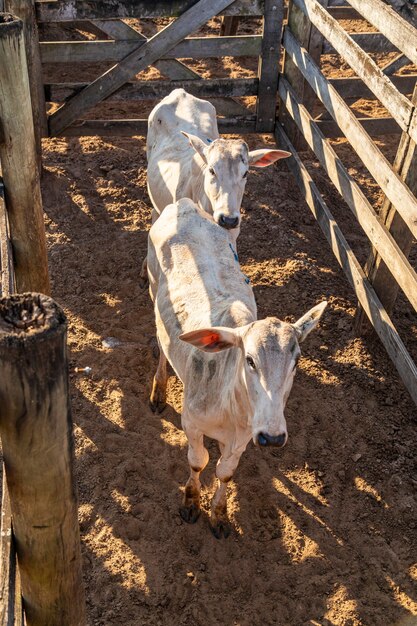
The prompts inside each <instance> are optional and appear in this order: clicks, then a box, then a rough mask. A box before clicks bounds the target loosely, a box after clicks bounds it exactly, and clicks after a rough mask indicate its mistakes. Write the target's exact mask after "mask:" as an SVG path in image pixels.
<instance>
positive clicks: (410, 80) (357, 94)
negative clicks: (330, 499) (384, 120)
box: [329, 74, 417, 100]
mask: <svg viewBox="0 0 417 626" xmlns="http://www.w3.org/2000/svg"><path fill="white" fill-rule="evenodd" d="M391 81H392V83H393V85H395V87H396V88H397V89H398V91H399V92H401V93H403V94H412V93H413V90H414V85H415V84H416V81H417V74H407V75H406V76H391ZM329 83H330V84H331V85H333V87H335V89H336V90H337V92H338V93H339V94H340V95H341V96H342V98H344V99H347V98H356V99H358V98H364V99H366V100H374V99H375V98H376V96H375V94H374V93H373V92H372V91H371V90H370V89H369V87H367V86H366V85H365V84H364V83H363V81H362V80H361V79H360V78H356V77H352V78H330V79H329Z"/></svg>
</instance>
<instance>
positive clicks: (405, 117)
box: [275, 0, 417, 403]
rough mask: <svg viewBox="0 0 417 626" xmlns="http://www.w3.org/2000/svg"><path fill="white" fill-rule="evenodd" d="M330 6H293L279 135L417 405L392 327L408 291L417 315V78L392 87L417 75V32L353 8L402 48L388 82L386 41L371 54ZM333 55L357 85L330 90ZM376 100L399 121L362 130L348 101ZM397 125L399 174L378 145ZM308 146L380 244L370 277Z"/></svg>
mask: <svg viewBox="0 0 417 626" xmlns="http://www.w3.org/2000/svg"><path fill="white" fill-rule="evenodd" d="M327 4H328V2H326V0H321V1H320V2H319V1H318V0H293V1H291V2H290V7H289V15H288V25H287V26H286V27H285V28H284V33H283V46H284V50H285V61H284V70H283V73H282V75H281V76H280V80H279V87H278V89H279V96H280V100H281V112H280V123H279V124H277V126H276V130H275V134H276V138H277V141H278V143H279V144H280V145H281V146H282V147H285V149H287V150H289V151H290V152H291V153H292V154H293V158H292V159H290V160H288V164H289V167H290V169H291V171H292V172H293V174H294V176H295V178H296V180H297V183H298V185H299V187H300V189H301V191H302V193H303V196H304V197H305V199H306V201H307V204H308V205H309V207H310V209H311V211H312V212H313V214H314V216H315V217H316V219H317V221H318V223H319V225H320V227H321V229H322V230H323V232H324V234H325V236H326V238H327V239H328V242H329V244H330V246H331V248H332V250H333V252H334V254H335V256H336V258H337V260H338V261H339V263H340V265H341V266H342V268H343V270H344V272H345V274H346V275H347V277H348V280H349V281H350V283H351V285H352V287H353V289H354V290H355V293H356V295H357V297H358V300H359V303H360V313H359V314H358V316H357V318H358V321H357V325H358V328H361V327H362V326H363V312H364V313H365V314H366V316H367V318H369V320H370V322H371V323H372V325H373V327H374V328H375V330H376V332H377V333H378V335H379V337H380V339H381V341H382V343H383V344H384V346H385V348H386V350H387V352H388V354H389V355H390V357H391V359H392V361H393V362H394V364H395V366H396V368H397V370H398V372H399V373H400V376H401V378H402V380H403V381H404V383H405V385H406V387H407V389H408V391H409V392H410V394H411V396H412V398H413V399H414V401H415V402H416V403H417V367H416V365H415V363H414V362H413V360H412V358H411V356H410V355H409V353H408V352H407V350H406V347H405V345H404V343H403V341H402V340H401V338H400V336H399V334H398V332H397V330H396V328H395V326H394V324H393V323H392V321H391V319H390V317H389V314H391V312H392V309H393V306H394V302H395V298H396V295H397V292H398V288H401V290H402V291H403V293H404V294H405V296H406V297H407V298H408V300H409V302H410V303H411V305H412V307H413V308H414V309H415V310H417V275H416V272H415V270H414V268H413V267H412V266H411V264H410V262H409V261H408V255H409V252H410V249H411V243H412V240H413V236H414V237H416V236H417V200H416V197H415V194H416V191H417V175H416V170H417V160H416V154H415V145H416V143H415V142H416V140H417V107H416V105H417V91H416V90H415V89H414V85H415V79H416V75H415V74H414V75H412V77H409V76H407V77H397V78H396V79H394V80H392V79H390V77H389V74H390V70H392V67H394V69H395V68H398V67H399V66H401V64H402V65H404V64H405V63H407V62H408V63H409V62H412V63H413V64H416V65H417V30H416V29H415V28H414V27H412V26H411V25H410V24H408V23H407V22H406V21H405V20H404V19H403V18H401V17H400V16H399V15H398V14H397V13H396V12H395V11H394V10H393V9H392V8H391V7H389V6H387V5H386V4H384V3H383V2H381V1H380V0H349V4H350V7H346V9H349V10H351V9H352V8H353V9H355V10H356V11H357V13H358V14H359V15H360V16H362V17H363V18H365V19H366V20H367V21H369V22H370V23H371V24H372V25H374V26H375V27H376V28H378V29H379V30H380V31H381V34H382V35H383V36H384V37H385V38H386V43H385V44H384V50H385V51H390V50H392V48H393V47H394V49H397V50H398V52H399V54H398V56H397V57H396V59H395V61H396V63H395V64H392V67H391V68H389V67H388V72H386V71H384V69H386V68H380V67H379V66H378V65H377V64H376V63H375V61H374V60H373V59H372V57H371V56H370V55H369V53H368V52H367V50H369V49H370V43H369V42H370V41H372V42H373V44H372V45H374V44H375V42H378V50H380V42H381V38H380V35H379V33H376V35H378V38H377V37H376V36H375V34H372V39H370V37H371V36H370V35H369V37H368V38H362V40H361V43H362V44H364V43H366V45H364V47H362V46H361V45H360V43H359V40H358V37H356V38H355V37H354V36H352V35H349V34H348V33H347V32H346V31H345V30H344V28H343V27H342V26H341V25H340V24H339V23H338V22H337V20H336V19H335V18H334V16H332V15H331V13H330V11H329V10H328V7H327V6H326V5H327ZM339 8H340V9H343V10H345V7H339ZM355 39H356V40H355ZM364 48H365V49H364ZM329 50H332V51H333V50H334V51H336V52H337V53H338V54H339V55H340V57H341V59H343V60H344V61H346V62H347V63H348V64H349V66H350V67H351V68H352V69H353V70H354V72H355V74H356V77H355V78H352V79H343V78H342V79H337V80H331V79H330V80H329V79H328V78H326V77H325V76H324V74H323V72H322V71H321V69H320V58H321V55H322V54H323V53H325V52H328V51H329ZM403 55H404V56H403ZM404 58H405V59H406V61H404V60H403V59H404ZM407 59H409V61H407ZM408 81H409V82H408ZM403 91H408V92H409V93H410V92H411V91H413V95H412V96H411V97H410V98H409V97H407V96H406V95H405V94H404V93H402V92H403ZM370 94H372V97H373V98H376V99H378V100H379V102H380V103H381V104H382V105H383V106H384V107H385V109H386V110H387V112H388V113H389V114H391V118H381V119H380V120H372V119H370V120H361V119H358V118H357V117H356V116H355V114H354V112H353V111H352V109H351V108H350V107H349V105H348V103H347V102H346V100H345V99H346V98H347V97H348V96H349V97H353V98H362V97H365V98H369V97H370ZM317 100H318V101H319V102H321V103H322V105H324V107H325V110H326V111H327V112H328V114H329V116H330V118H331V121H330V122H329V121H328V120H325V121H323V120H322V119H318V120H316V119H314V106H315V103H316V102H317ZM291 122H292V123H293V124H291ZM376 122H377V123H376ZM294 124H295V127H296V129H297V131H295V130H294ZM394 124H395V125H396V126H397V128H398V132H399V133H401V140H400V143H399V147H398V151H397V156H396V159H395V163H394V165H391V164H390V163H389V161H388V160H387V159H386V158H385V157H384V155H383V154H382V152H381V151H380V150H379V148H378V147H377V145H376V143H375V142H374V141H373V139H372V138H371V135H378V134H382V133H384V134H386V133H387V131H388V132H392V130H393V128H392V126H393V125H394ZM335 135H336V136H342V135H344V136H345V137H346V139H347V140H348V141H349V143H350V145H351V147H352V148H353V149H354V150H355V152H356V154H357V155H358V157H359V158H360V159H361V161H362V162H363V164H364V165H365V166H366V168H367V169H368V171H369V172H370V174H371V175H372V177H373V178H374V179H375V181H376V182H377V183H378V185H379V186H380V188H381V190H382V191H383V192H384V194H385V196H386V200H385V203H384V207H383V210H382V212H381V214H380V215H377V214H376V212H375V210H374V208H373V207H372V205H371V204H370V202H369V201H368V199H367V198H366V197H365V195H364V193H363V192H362V191H361V189H360V187H359V186H358V184H357V183H356V182H355V180H354V179H353V177H352V176H351V175H350V174H349V172H348V170H347V168H346V167H345V166H344V165H343V163H342V161H341V159H340V158H339V157H338V155H337V154H336V152H335V150H334V148H333V146H332V143H331V141H329V137H332V136H335ZM301 140H302V141H305V142H306V143H307V144H308V146H309V147H310V148H311V150H313V152H314V153H315V155H316V156H317V158H318V160H319V162H320V164H321V165H322V167H323V168H324V170H325V171H326V173H327V175H328V177H329V178H330V180H331V181H332V182H333V184H334V186H335V187H336V189H337V190H338V191H339V193H340V194H341V196H342V197H343V198H344V200H345V201H346V203H347V205H348V206H349V208H350V210H351V211H352V214H353V216H354V217H355V218H356V220H357V221H358V223H359V224H360V226H361V228H362V229H363V231H364V232H365V234H366V235H367V237H368V238H369V241H370V243H371V244H372V247H373V252H372V254H371V257H370V258H369V259H368V263H367V265H366V268H365V270H364V269H362V267H361V266H360V264H359V262H358V260H357V258H356V256H355V255H354V253H353V251H352V249H351V248H350V246H349V244H348V243H347V241H346V239H345V237H344V235H343V233H342V232H341V230H340V228H339V226H338V225H337V222H336V221H335V219H334V217H333V215H332V214H331V212H330V210H329V208H328V206H327V204H326V203H325V201H324V199H323V197H322V195H321V194H320V192H319V190H318V188H317V186H316V185H315V183H314V182H313V180H312V178H311V176H310V174H309V172H308V170H307V168H306V166H305V164H304V163H303V161H302V159H301V157H300V155H299V154H298V152H297V146H298V145H300V141H301Z"/></svg>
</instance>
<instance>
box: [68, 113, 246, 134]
mask: <svg viewBox="0 0 417 626" xmlns="http://www.w3.org/2000/svg"><path fill="white" fill-rule="evenodd" d="M255 126H256V122H255V116H250V117H246V118H238V117H236V118H232V119H227V118H219V119H218V127H219V131H220V132H221V133H226V134H229V133H230V134H236V135H240V134H245V133H254V132H255ZM147 131H148V120H146V119H137V120H136V119H135V120H83V121H81V122H77V123H75V124H73V125H71V126H69V127H68V128H66V129H65V130H63V131H62V132H61V133H60V134H59V136H60V137H83V136H84V135H98V136H101V137H111V136H116V135H119V136H121V137H122V136H123V137H132V136H135V135H141V136H144V135H146V133H147Z"/></svg>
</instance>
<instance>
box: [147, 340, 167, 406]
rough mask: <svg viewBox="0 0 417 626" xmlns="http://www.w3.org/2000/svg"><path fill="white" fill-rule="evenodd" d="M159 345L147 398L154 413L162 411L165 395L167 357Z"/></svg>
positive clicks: (164, 404)
mask: <svg viewBox="0 0 417 626" xmlns="http://www.w3.org/2000/svg"><path fill="white" fill-rule="evenodd" d="M158 345H159V361H158V368H157V370H156V373H155V376H154V377H153V384H152V391H151V396H150V399H149V404H150V407H151V409H152V411H153V412H154V413H162V411H163V410H164V408H165V407H166V395H167V381H168V374H167V358H166V356H165V354H164V352H163V350H162V348H161V344H160V343H159V341H158Z"/></svg>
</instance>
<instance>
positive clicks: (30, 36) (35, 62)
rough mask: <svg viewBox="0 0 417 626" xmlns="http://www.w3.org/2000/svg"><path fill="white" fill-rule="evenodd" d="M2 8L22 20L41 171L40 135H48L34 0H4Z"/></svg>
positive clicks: (37, 152) (40, 168)
mask: <svg viewBox="0 0 417 626" xmlns="http://www.w3.org/2000/svg"><path fill="white" fill-rule="evenodd" d="M4 10H5V11H6V12H7V13H11V14H12V15H16V16H17V17H19V18H20V19H21V20H22V22H23V35H24V40H25V48H26V61H27V66H28V73H29V86H30V97H31V102H32V113H33V126H34V129H35V140H36V154H37V159H38V167H39V171H40V172H41V171H42V137H47V136H48V120H47V116H46V104H45V91H44V87H43V77H42V65H41V53H40V47H39V34H38V24H37V22H36V12H35V0H5V2H4Z"/></svg>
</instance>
